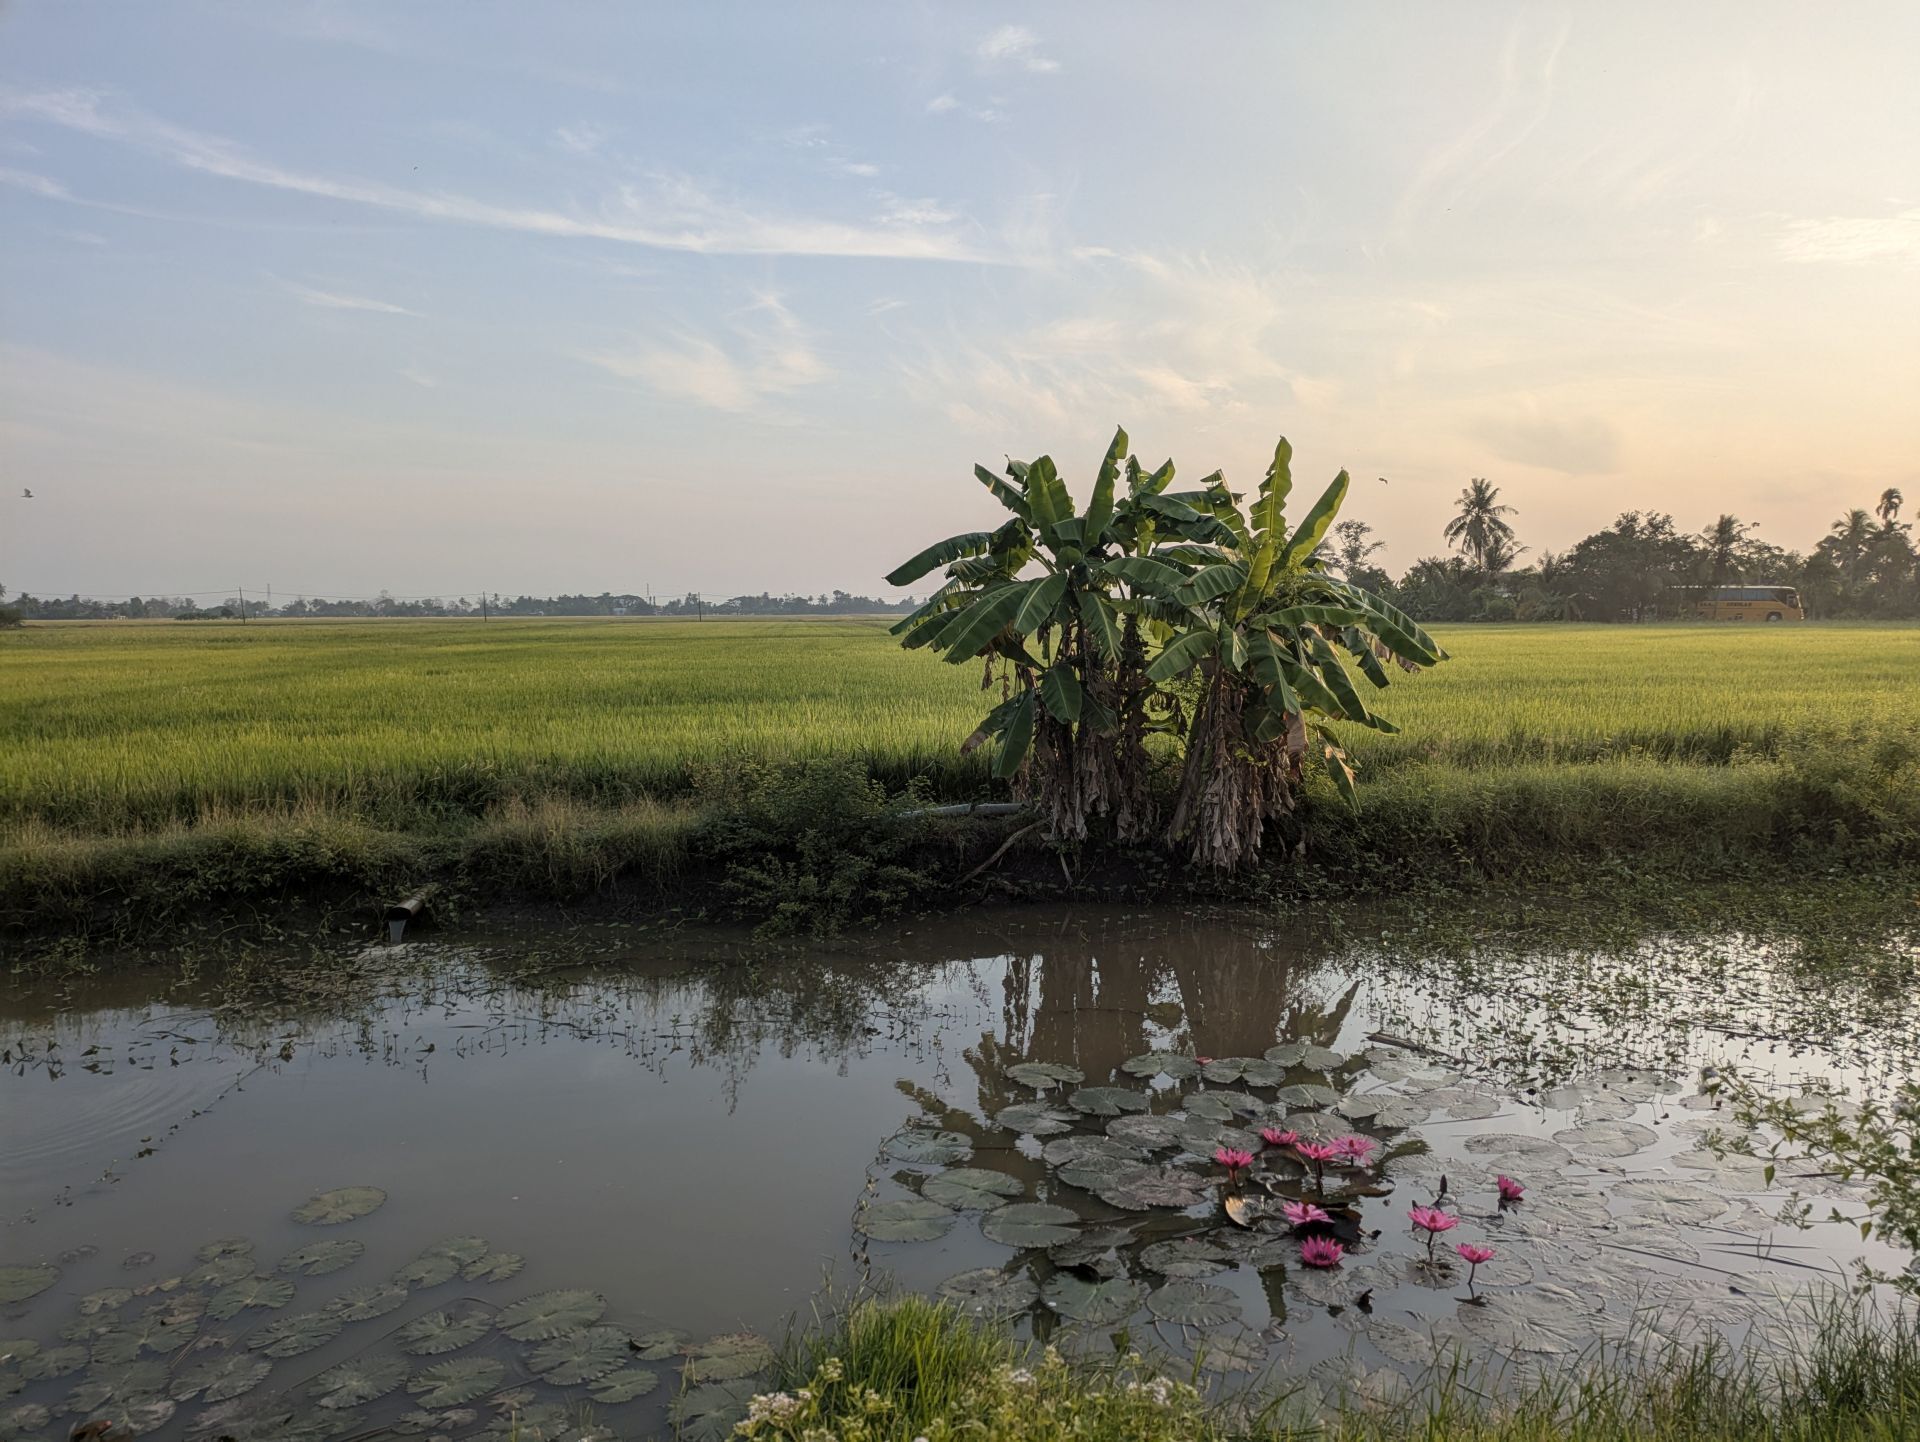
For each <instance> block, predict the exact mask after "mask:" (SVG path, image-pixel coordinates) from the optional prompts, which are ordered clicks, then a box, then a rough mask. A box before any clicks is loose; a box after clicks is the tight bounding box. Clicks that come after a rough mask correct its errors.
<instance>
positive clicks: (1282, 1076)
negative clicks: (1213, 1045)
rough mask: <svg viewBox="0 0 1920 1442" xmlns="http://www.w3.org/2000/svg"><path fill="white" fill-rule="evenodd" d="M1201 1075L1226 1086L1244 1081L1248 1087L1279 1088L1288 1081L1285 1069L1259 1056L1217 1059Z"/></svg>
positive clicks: (1201, 1071)
mask: <svg viewBox="0 0 1920 1442" xmlns="http://www.w3.org/2000/svg"><path fill="white" fill-rule="evenodd" d="M1200 1075H1201V1076H1203V1077H1205V1078H1206V1079H1207V1080H1208V1081H1210V1082H1216V1083H1220V1084H1225V1083H1227V1082H1237V1081H1243V1082H1245V1083H1246V1084H1247V1085H1248V1086H1256V1087H1272V1086H1279V1085H1280V1083H1281V1082H1283V1081H1285V1080H1286V1071H1285V1069H1284V1068H1282V1067H1279V1066H1277V1065H1275V1064H1274V1063H1273V1062H1270V1061H1267V1060H1266V1059H1265V1058H1264V1057H1257V1056H1223V1057H1215V1058H1214V1059H1213V1060H1212V1061H1210V1062H1208V1063H1207V1064H1206V1065H1205V1066H1203V1067H1201V1068H1200Z"/></svg>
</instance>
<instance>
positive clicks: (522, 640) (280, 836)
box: [0, 621, 1920, 938]
mask: <svg viewBox="0 0 1920 1442" xmlns="http://www.w3.org/2000/svg"><path fill="white" fill-rule="evenodd" d="M1442 639H1443V641H1444V643H1445V644H1446V645H1447V646H1448V648H1449V649H1450V650H1451V651H1452V652H1453V653H1454V657H1455V659H1454V660H1453V661H1451V662H1449V663H1448V664H1446V665H1444V666H1442V667H1440V668H1438V669H1437V670H1436V671H1434V672H1432V673H1430V674H1426V675H1420V676H1414V677H1407V678H1404V679H1402V680H1401V681H1399V682H1398V683H1396V685H1395V686H1394V688H1393V690H1392V692H1391V693H1390V695H1389V696H1388V697H1386V698H1385V699H1384V702H1383V708H1382V709H1384V710H1385V711H1386V712H1387V714H1389V715H1390V716H1392V717H1394V718H1395V719H1396V720H1397V721H1399V722H1401V723H1402V725H1403V727H1404V729H1403V731H1402V732H1401V733H1400V734H1398V735H1394V736H1383V735H1380V734H1378V733H1374V732H1361V733H1360V734H1359V735H1358V736H1357V737H1355V738H1353V744H1354V747H1355V751H1356V754H1357V755H1358V756H1359V758H1360V760H1361V763H1362V772H1361V801H1362V805H1361V809H1360V811H1359V813H1358V814H1357V815H1356V814H1354V813H1352V812H1350V811H1349V810H1347V809H1346V808H1345V807H1344V806H1342V805H1340V804H1339V803H1338V802H1337V801H1335V800H1334V799H1333V797H1332V796H1331V794H1330V793H1329V792H1328V791H1327V790H1326V789H1325V788H1323V787H1316V788H1314V789H1313V790H1312V791H1311V793H1310V796H1309V801H1308V805H1307V807H1306V809H1305V810H1304V812H1303V813H1302V814H1301V816H1300V818H1299V827H1298V835H1297V837H1295V838H1289V839H1290V840H1293V839H1304V840H1305V842H1306V843H1307V849H1306V853H1305V858H1306V859H1305V861H1304V863H1302V864H1299V865H1292V866H1286V867H1275V868H1274V869H1272V870H1271V871H1270V872H1269V873H1267V874H1266V875H1265V876H1263V877H1257V878H1253V879H1250V880H1249V879H1246V878H1240V879H1234V880H1228V881H1220V880H1217V879H1212V878H1197V877H1195V876H1193V875H1192V874H1191V873H1187V872H1183V871H1177V870H1175V869H1174V868H1172V867H1171V866H1170V864H1169V863H1168V862H1167V861H1166V859H1165V858H1164V857H1163V856H1162V855H1161V854H1160V853H1157V852H1150V851H1147V852H1139V853H1132V854H1125V855H1117V856H1108V857H1104V858H1102V860H1101V862H1100V863H1099V864H1098V865H1093V864H1090V863H1089V861H1088V859H1087V858H1077V859H1072V860H1069V862H1068V863H1067V864H1066V865H1063V864H1062V862H1061V859H1060V858H1057V857H1055V856H1054V855H1053V854H1052V853H1051V852H1050V851H1048V850H1047V849H1046V848H1045V847H1044V846H1042V845H1041V844H1040V842H1039V841H1038V838H1037V835H1036V834H1034V833H1024V834H1020V835H1018V836H1016V833H1021V832H1022V824H1021V823H1018V822H994V823H987V822H969V823H964V824H960V825H954V824H952V823H941V824H938V825H929V824H921V823H913V822H902V821H900V820H898V819H897V818H896V817H895V816H894V814H893V813H894V812H895V811H897V810H899V809H900V808H902V807H903V806H908V805H912V804H915V803H920V802H926V801H934V800H958V799H986V798H992V797H995V796H997V795H1000V794H1002V793H1001V792H999V791H997V790H996V789H995V786H994V784H993V783H992V782H990V781H989V780H988V778H987V777H986V775H985V769H984V764H983V763H982V760H981V758H980V756H979V755H978V754H977V753H976V754H975V755H974V756H972V757H962V756H961V755H960V754H959V749H958V743H959V741H960V739H961V738H963V737H964V736H965V735H966V734H967V732H968V731H969V730H970V729H971V728H972V726H973V725H974V723H975V722H976V721H977V719H978V716H979V714H980V712H981V710H982V709H983V706H984V702H983V698H982V697H981V694H980V691H979V689H978V687H979V676H978V673H977V672H976V671H975V670H974V668H972V667H959V668H956V667H951V666H946V665H943V664H941V663H939V662H938V661H936V660H933V659H931V658H929V657H928V656H926V655H924V654H920V653H903V652H901V651H900V650H899V649H898V648H897V647H896V646H895V645H894V644H893V642H892V641H891V639H890V638H889V637H888V636H887V635H886V633H885V627H884V623H882V622H865V621H849V622H765V623H760V622H712V623H705V624H702V623H671V622H668V623H661V622H619V621H613V622H592V621H584V622H573V621H548V622H540V621H531V622H528V621H516V622H493V623H479V622H447V621H438V622H435V621H426V622H372V623H369V622H356V623H281V624H271V623H259V624H250V625H245V626H242V625H240V624H238V623H234V624H227V625H222V624H217V623H207V624H202V625H197V626H191V627H189V626H174V625H168V624H164V623H160V624H126V625H112V624H108V625H69V626H45V627H30V628H28V629H27V630H26V631H24V632H20V633H14V634H9V635H5V636H0V666H4V668H5V670H6V675H7V679H8V681H9V686H8V689H7V691H6V694H5V697H4V699H3V700H0V751H4V754H6V756H7V757H8V765H7V767H6V768H4V770H3V771H0V930H12V931H15V932H18V931H22V930H27V931H41V932H45V931H54V930H59V931H78V932H84V933H87V934H100V935H110V936H117V937H123V938H124V937H142V936H151V935H155V934H159V933H165V932H167V931H169V930H171V929H174V928H177V927H178V926H180V925H182V924H183V923H185V922H187V921H189V920H190V919H192V918H196V917H203V916H206V915H208V914H210V913H215V912H220V913H227V914H236V913H237V914H239V915H241V916H243V917H244V916H245V915H246V914H247V913H248V911H249V909H258V910H259V911H260V912H261V913H263V914H264V913H265V912H266V911H268V910H269V909H279V908H283V907H284V906H285V905H286V903H288V902H289V901H296V902H309V903H319V904H325V905H333V906H344V907H352V908H364V907H365V906H366V905H367V904H368V903H369V902H372V901H376V900H380V899H391V897H392V895H393V894H394V893H395V892H396V891H398V890H401V889H405V888H410V887H412V886H414V885H417V884H419V883H420V882H422V881H425V880H437V881H439V882H441V883H442V884H443V885H444V886H445V887H446V888H447V892H448V894H449V896H451V897H466V898H470V899H475V900H478V899H483V898H500V897H514V898H522V899H529V900H543V901H575V900H579V899H581V898H583V897H587V896H591V895H594V894H596V893H600V892H603V891H604V890H606V889H608V888H615V889H617V890H619V891H620V893H621V894H622V895H623V896H625V897H627V898H629V899H631V900H633V901H635V902H636V903H639V904H644V905H648V906H659V905H662V904H670V905H673V906H676V907H678V908H679V909H681V910H682V911H684V912H687V913H691V914H715V913H719V912H725V913H727V914H730V915H745V916H753V917H761V918H764V917H769V916H771V917H774V918H776V920H779V919H781V918H785V921H786V922H789V923H797V922H800V921H802V920H804V922H805V924H807V925H810V926H812V925H817V924H819V923H820V922H821V921H822V920H824V921H825V922H827V923H829V924H833V923H836V922H839V921H844V920H848V919H853V918H857V917H859V916H862V915H870V914H875V913H876V912H884V911H886V910H889V909H897V908H898V907H899V906H902V905H909V904H930V905H937V904H944V903H949V902H953V901H964V900H968V899H972V898H973V897H976V896H978V895H982V894H1007V893H1009V892H1011V893H1014V894H1059V893H1061V892H1068V893H1072V894H1085V893H1086V892H1087V891H1088V890H1089V889H1090V888H1104V890H1105V893H1106V894H1115V895H1148V894H1157V893H1162V892H1165V891H1168V890H1177V891H1179V892H1181V893H1182V894H1191V893H1193V892H1194V891H1196V890H1197V891H1198V892H1199V893H1201V894H1205V895H1222V896H1230V897H1233V898H1235V899H1249V898H1258V897H1261V896H1267V895H1273V894H1275V893H1276V892H1277V893H1287V892H1301V891H1307V892H1312V891H1316V890H1326V889H1371V888H1378V887H1381V886H1389V887H1393V888H1396V889H1404V888H1406V887H1409V886H1422V885H1436V886H1461V885H1478V884H1480V883H1482V882H1485V881H1489V880H1492V881H1500V882H1522V883H1537V882H1551V881H1555V880H1558V879H1563V878H1588V877H1591V876H1593V875H1595V874H1597V873H1598V874H1628V875H1631V874H1640V875H1651V874H1659V875H1663V876H1684V877H1699V878H1719V877H1726V876H1738V875H1745V874H1760V873H1765V872H1766V871H1768V870H1769V869H1782V870H1784V871H1787V872H1789V873H1791V872H1794V871H1797V870H1802V869H1804V868H1807V867H1809V866H1815V867H1820V868H1832V867H1836V866H1837V867H1854V868H1857V867H1860V866H1876V865H1883V864H1889V863H1904V862H1907V861H1910V860H1913V859H1916V858H1920V740H1916V739H1915V738H1916V737H1920V685H1915V684H1914V682H1913V680H1912V678H1913V677H1914V676H1915V675H1920V628H1907V629H1900V628H1886V627H1868V626H1834V627H1803V628H1780V627H1774V628H1766V629H1752V630H1742V629H1740V628H1735V627H1710V626H1674V627H1660V628H1625V627H1568V626H1535V627H1521V626H1510V627H1479V628H1474V627H1459V628H1453V629H1452V630H1450V631H1448V632H1447V633H1446V634H1445V635H1444V636H1443V637H1442ZM1009 839H1012V841H1013V844H1012V846H1011V847H1010V849H1009V850H1007V851H1006V852H1005V853H1004V854H1002V855H999V858H998V859H997V860H995V861H993V863H992V864H991V865H990V866H988V867H987V868H986V869H985V870H984V871H981V872H980V873H979V874H977V875H975V874H974V873H975V872H976V870H977V869H978V868H980V867H982V865H983V863H986V862H987V861H988V860H989V858H990V857H994V856H995V855H996V853H997V852H998V849H999V848H1000V846H1001V844H1002V843H1003V842H1005V841H1008V840H1009Z"/></svg>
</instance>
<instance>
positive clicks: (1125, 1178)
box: [1093, 1167, 1208, 1212]
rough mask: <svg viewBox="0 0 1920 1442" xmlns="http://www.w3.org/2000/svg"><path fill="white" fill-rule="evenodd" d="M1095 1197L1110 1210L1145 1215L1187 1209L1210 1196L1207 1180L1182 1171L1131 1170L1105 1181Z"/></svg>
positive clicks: (1100, 1184) (1166, 1169)
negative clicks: (1151, 1211)
mask: <svg viewBox="0 0 1920 1442" xmlns="http://www.w3.org/2000/svg"><path fill="white" fill-rule="evenodd" d="M1093 1194H1094V1195H1095V1196H1097V1197H1098V1198H1100V1200H1101V1201H1103V1202H1105V1203H1106V1204H1107V1205H1108V1206H1110V1207H1119V1208H1121V1209H1122V1210H1123V1211H1129V1212H1144V1211H1146V1210H1148V1209H1149V1208H1151V1207H1175V1208H1180V1209H1185V1208H1187V1207H1193V1206H1198V1205H1199V1204H1200V1203H1201V1202H1203V1201H1205V1200H1206V1199H1207V1196H1208V1189H1207V1183H1206V1180H1205V1179H1204V1178H1202V1177H1200V1176H1198V1175H1196V1174H1195V1173H1193V1172H1189V1171H1186V1170H1184V1169H1182V1168H1180V1167H1128V1168H1127V1169H1126V1170H1124V1171H1118V1172H1114V1173H1113V1174H1112V1175H1110V1176H1107V1177H1105V1178H1103V1179H1102V1180H1101V1181H1100V1183H1099V1184H1098V1185H1097V1186H1095V1187H1094V1189H1093Z"/></svg>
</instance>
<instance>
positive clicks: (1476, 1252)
mask: <svg viewBox="0 0 1920 1442" xmlns="http://www.w3.org/2000/svg"><path fill="white" fill-rule="evenodd" d="M1429 1235H1431V1233H1429ZM1454 1251H1456V1252H1458V1253H1459V1254H1460V1256H1461V1259H1462V1260H1463V1261H1465V1262H1466V1264H1467V1290H1468V1291H1469V1292H1471V1291H1472V1290H1473V1284H1474V1281H1475V1279H1476V1278H1477V1277H1478V1276H1479V1274H1480V1266H1481V1264H1482V1263H1483V1262H1491V1261H1492V1260H1493V1258H1494V1249H1493V1248H1492V1247H1480V1246H1475V1245H1474V1244H1473V1243H1472V1242H1459V1243H1456V1244H1455V1246H1454Z"/></svg>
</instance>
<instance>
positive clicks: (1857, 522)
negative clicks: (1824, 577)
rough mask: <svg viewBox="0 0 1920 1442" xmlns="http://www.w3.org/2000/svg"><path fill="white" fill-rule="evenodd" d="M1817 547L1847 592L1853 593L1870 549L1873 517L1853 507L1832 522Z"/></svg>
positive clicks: (1871, 547)
mask: <svg viewBox="0 0 1920 1442" xmlns="http://www.w3.org/2000/svg"><path fill="white" fill-rule="evenodd" d="M1820 547H1821V549H1822V550H1824V551H1826V552H1827V553H1828V554H1829V555H1831V556H1832V557H1833V561H1834V564H1835V565H1837V566H1838V567H1839V568H1840V574H1841V576H1842V577H1843V578H1844V579H1845V580H1846V583H1847V587H1848V589H1849V590H1857V589H1858V588H1859V585H1860V582H1861V580H1862V572H1863V571H1864V569H1865V567H1866V562H1867V557H1868V555H1869V554H1870V553H1871V552H1872V549H1873V518H1872V517H1871V516H1869V515H1868V514H1867V513H1866V512H1865V511H1864V510H1862V509H1860V507H1858V506H1855V507H1854V508H1853V509H1852V510H1850V511H1848V512H1847V513H1846V514H1845V515H1844V516H1842V517H1841V518H1840V519H1839V520H1837V521H1835V522H1834V523H1833V525H1832V527H1831V528H1830V529H1829V531H1828V532H1827V538H1826V539H1825V540H1824V541H1822V542H1821V543H1820Z"/></svg>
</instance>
